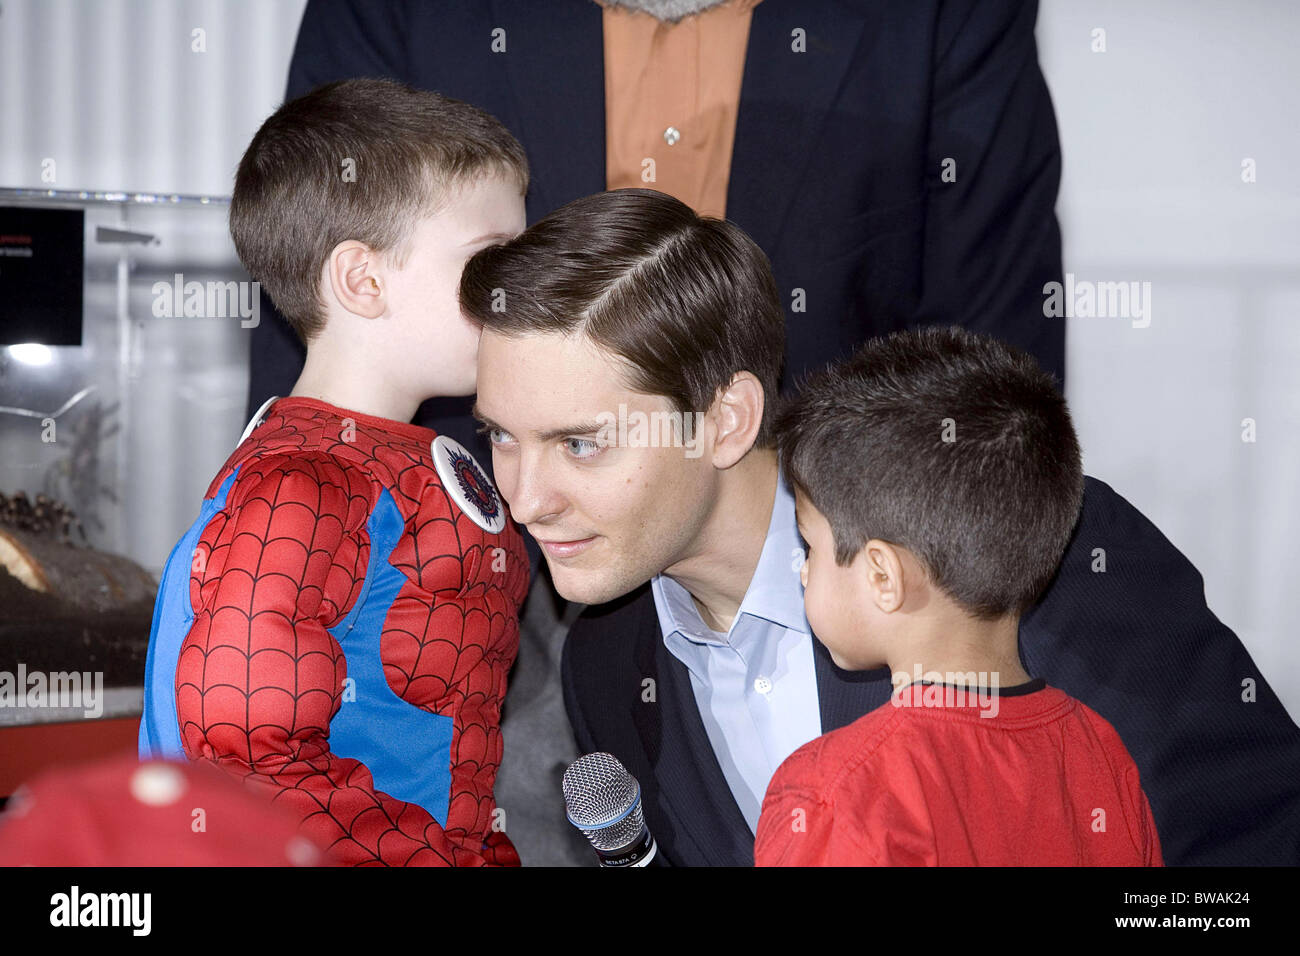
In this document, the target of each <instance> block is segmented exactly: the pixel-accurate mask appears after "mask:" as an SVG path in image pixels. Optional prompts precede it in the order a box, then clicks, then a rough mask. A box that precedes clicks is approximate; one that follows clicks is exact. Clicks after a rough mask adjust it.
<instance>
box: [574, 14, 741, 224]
mask: <svg viewBox="0 0 1300 956" xmlns="http://www.w3.org/2000/svg"><path fill="white" fill-rule="evenodd" d="M597 2H601V0H597ZM760 2H761V0H727V2H726V3H723V4H721V5H719V6H716V7H712V8H710V9H708V10H705V11H704V12H702V13H696V14H692V15H691V16H688V17H684V18H682V19H681V20H680V21H678V22H677V23H663V22H660V21H659V20H656V19H655V18H654V17H652V16H650V15H649V14H648V13H641V12H639V11H632V10H628V9H626V8H623V7H615V6H609V5H607V4H605V3H601V6H602V7H603V8H604V11H603V27H604V37H605V185H606V188H608V189H622V188H625V187H628V186H635V187H642V188H646V189H657V190H659V191H660V192H665V193H668V194H669V195H671V196H675V197H677V198H678V199H680V200H681V201H682V202H684V203H686V204H687V205H689V206H690V207H691V208H692V209H694V210H695V211H696V212H697V213H699V214H700V215H705V216H717V217H718V218H723V217H724V216H725V215H726V211H727V183H728V181H729V179H730V176H731V149H732V145H733V143H734V142H735V138H736V116H737V114H738V113H739V112H740V83H741V79H742V78H743V76H744V72H745V50H746V47H747V46H748V45H749V22H750V17H751V15H752V13H753V10H754V7H756V6H757V5H758V4H759V3H760Z"/></svg>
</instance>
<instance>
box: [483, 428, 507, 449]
mask: <svg viewBox="0 0 1300 956" xmlns="http://www.w3.org/2000/svg"><path fill="white" fill-rule="evenodd" d="M478 433H479V434H480V435H484V434H485V435H487V437H488V441H489V442H491V443H492V444H494V445H504V444H505V443H506V442H508V441H510V433H509V432H508V431H506V430H505V429H504V428H497V427H496V426H495V425H480V426H479V428H478Z"/></svg>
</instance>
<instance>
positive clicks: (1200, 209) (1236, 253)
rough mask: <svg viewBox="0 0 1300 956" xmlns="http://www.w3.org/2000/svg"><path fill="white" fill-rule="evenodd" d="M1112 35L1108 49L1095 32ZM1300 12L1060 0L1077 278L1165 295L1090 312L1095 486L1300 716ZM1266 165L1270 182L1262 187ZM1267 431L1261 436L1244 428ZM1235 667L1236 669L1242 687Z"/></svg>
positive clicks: (1181, 0)
mask: <svg viewBox="0 0 1300 956" xmlns="http://www.w3.org/2000/svg"><path fill="white" fill-rule="evenodd" d="M1098 27H1100V28H1102V29H1104V30H1105V31H1106V34H1105V35H1106V47H1107V49H1106V52H1104V53H1094V52H1092V50H1091V45H1092V42H1093V37H1092V31H1093V30H1094V29H1095V28H1098ZM1297 36H1300V4H1294V3H1288V2H1282V0H1277V2H1268V0H1253V2H1236V3H1219V2H1211V0H1141V2H1133V0H1127V2H1120V0H1115V2H1106V0H1089V2H1079V0H1043V3H1042V6H1041V8H1040V12H1039V18H1038V41H1039V58H1040V62H1041V63H1042V65H1043V71H1044V73H1045V75H1046V77H1047V82H1048V86H1049V88H1050V89H1051V93H1052V99H1053V103H1054V105H1055V107H1056V115H1057V122H1058V124H1059V126H1060V133H1061V149H1062V154H1063V157H1064V172H1063V176H1062V183H1061V194H1060V201H1059V203H1058V206H1057V210H1058V215H1059V217H1060V219H1061V227H1062V231H1063V235H1064V244H1065V247H1064V258H1065V268H1066V271H1067V272H1073V273H1074V274H1075V276H1076V277H1077V278H1079V279H1088V280H1141V281H1146V282H1150V283H1151V306H1152V307H1151V312H1150V318H1151V321H1150V325H1149V326H1148V327H1146V328H1135V327H1134V326H1133V322H1132V321H1129V320H1125V319H1097V318H1094V319H1082V318H1080V319H1075V320H1074V321H1073V322H1071V323H1070V324H1069V326H1068V328H1069V337H1068V341H1067V360H1068V367H1067V372H1066V376H1067V395H1068V398H1069V400H1070V404H1071V408H1072V411H1073V414H1074V418H1075V423H1076V426H1077V427H1078V429H1079V433H1080V438H1081V440H1082V442H1083V446H1084V456H1085V457H1084V461H1085V466H1086V468H1087V470H1088V472H1089V473H1090V474H1093V475H1095V476H1097V477H1099V478H1102V479H1103V480H1105V481H1107V482H1108V483H1110V484H1111V486H1112V487H1114V488H1115V489H1116V490H1117V491H1118V492H1120V493H1121V494H1122V495H1124V496H1125V497H1126V498H1128V500H1129V501H1131V502H1133V504H1135V505H1136V506H1137V507H1138V508H1140V509H1141V510H1142V512H1143V513H1144V514H1146V515H1147V516H1148V517H1149V518H1150V519H1151V520H1152V521H1153V522H1154V523H1155V524H1156V525H1157V526H1158V527H1159V528H1160V529H1161V530H1162V531H1163V532H1164V533H1165V535H1166V536H1167V537H1169V538H1170V540H1172V541H1173V542H1174V544H1175V545H1177V546H1178V547H1179V548H1180V549H1181V550H1182V551H1183V553H1184V554H1186V555H1187V556H1188V557H1189V558H1190V559H1191V561H1192V563H1193V564H1195V565H1196V567H1197V568H1199V569H1200V571H1201V573H1202V575H1203V576H1204V578H1205V591H1206V596H1207V598H1208V600H1209V604H1210V607H1211V608H1212V609H1213V610H1214V611H1215V613H1216V614H1217V615H1218V616H1219V618H1220V619H1221V620H1223V621H1224V622H1225V623H1227V624H1228V625H1229V626H1231V627H1232V628H1233V629H1234V630H1236V632H1237V634H1238V635H1239V636H1240V637H1241V639H1242V641H1243V642H1245V644H1246V646H1247V647H1248V648H1249V650H1250V652H1251V655H1252V656H1253V657H1254V658H1255V662H1256V663H1257V664H1258V665H1259V667H1260V669H1261V670H1262V672H1263V673H1264V675H1265V677H1266V678H1268V680H1269V682H1270V684H1271V685H1272V686H1273V688H1274V689H1275V690H1276V691H1277V692H1278V694H1279V695H1280V696H1281V697H1282V699H1283V701H1284V702H1285V703H1286V704H1287V707H1288V709H1289V710H1290V712H1291V714H1292V716H1293V717H1295V716H1300V681H1297V678H1298V677H1300V643H1297V642H1296V640H1295V639H1294V637H1295V626H1296V625H1295V621H1296V619H1297V617H1298V616H1300V589H1298V588H1297V587H1296V586H1295V584H1294V574H1295V570H1296V559H1297V557H1300V547H1298V546H1297V544H1296V539H1297V535H1300V506H1297V491H1298V490H1300V383H1298V378H1297V372H1298V371H1300V324H1297V321H1296V319H1297V315H1298V313H1300V180H1297V177H1296V176H1295V173H1294V171H1293V169H1292V166H1294V164H1295V163H1296V161H1297V157H1300V123H1298V122H1297V118H1298V117H1300V58H1297V57H1296V56H1295V52H1294V45H1295V40H1296V37H1297ZM1244 158H1252V159H1254V160H1255V164H1256V182H1254V183H1251V184H1247V183H1244V182H1242V178H1241V172H1242V167H1241V163H1242V160H1243V159H1244ZM1245 418H1252V419H1254V420H1255V422H1256V438H1257V440H1256V441H1255V442H1254V443H1246V442H1243V441H1242V433H1243V429H1242V424H1241V423H1242V420H1243V419H1245ZM1230 676H1231V675H1225V679H1229V677H1230Z"/></svg>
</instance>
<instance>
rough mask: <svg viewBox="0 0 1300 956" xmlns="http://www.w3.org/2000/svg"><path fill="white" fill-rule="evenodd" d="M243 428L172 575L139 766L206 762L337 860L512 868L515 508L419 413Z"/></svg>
mask: <svg viewBox="0 0 1300 956" xmlns="http://www.w3.org/2000/svg"><path fill="white" fill-rule="evenodd" d="M250 431H251V435H250V434H247V433H246V438H245V440H243V441H242V442H241V443H240V445H239V447H238V448H237V449H236V450H235V452H234V453H233V454H232V455H231V457H230V459H229V460H228V461H227V462H226V464H225V466H224V467H223V468H222V469H221V471H220V473H219V474H218V475H217V476H216V478H215V479H214V480H213V482H212V484H211V486H210V487H209V489H208V492H207V494H206V496H205V499H204V502H203V505H202V509H201V511H200V514H199V518H198V520H197V521H195V523H194V524H193V525H192V526H191V528H190V530H189V531H188V532H187V533H186V535H185V536H184V537H182V538H181V540H180V542H179V543H178V544H177V545H176V547H175V549H174V550H173V551H172V554H171V556H170V558H169V559H168V562H167V566H166V568H165V570H164V573H163V579H162V584H161V587H160V589H159V593H158V599H157V603H156V605H155V608H154V620H153V628H152V631H151V634H150V639H149V656H148V663H147V669H146V675H145V702H144V717H143V719H142V721H141V725H140V754H141V757H142V758H151V757H152V758H156V757H164V758H170V759H179V760H183V759H186V758H188V759H191V760H197V759H200V758H204V759H208V760H211V761H214V762H215V763H217V764H218V765H219V766H221V767H224V768H225V769H227V770H229V771H230V772H231V773H232V774H235V775H236V776H238V777H240V778H242V779H244V780H245V781H246V783H247V784H248V785H249V786H251V787H254V788H264V789H266V790H268V791H270V792H272V794H273V796H274V799H275V802H276V803H277V804H281V805H286V806H288V807H290V808H291V809H292V810H294V811H295V813H296V814H297V816H298V817H299V818H300V819H301V820H302V826H303V828H304V830H305V831H306V832H308V833H309V834H310V835H311V836H312V837H313V838H315V839H316V840H317V841H319V842H320V843H321V844H322V845H324V846H327V847H329V848H330V853H331V854H332V855H333V856H334V857H335V858H336V859H338V860H340V861H341V862H344V863H352V864H369V865H466V864H469V865H476V864H477V865H483V864H488V865H493V864H496V865H518V864H519V857H518V855H517V854H516V852H515V850H514V847H513V846H512V845H511V843H510V840H509V838H508V837H507V836H506V834H505V832H504V829H503V827H502V826H501V825H500V819H499V815H498V814H497V813H496V805H495V800H494V799H493V793H492V788H493V783H494V781H495V778H496V772H497V767H498V765H499V764H500V761H501V748H502V742H501V731H500V726H499V717H500V710H501V703H502V700H503V699H504V696H505V690H506V675H507V673H508V672H509V670H510V665H511V664H512V663H513V662H514V658H515V654H516V652H517V649H518V641H519V620H518V612H519V607H520V605H521V604H522V602H523V599H524V596H525V594H526V593H527V589H528V576H529V560H528V555H527V552H526V551H525V548H524V542H523V538H522V536H521V535H520V533H519V531H518V529H517V528H516V527H515V525H514V524H513V523H512V522H511V521H510V520H509V517H508V515H507V513H506V510H505V503H504V501H502V500H501V498H500V497H499V496H498V495H497V493H496V490H495V488H493V486H492V483H491V481H490V480H489V479H488V477H487V476H486V475H485V474H483V472H482V470H481V469H480V468H479V467H478V465H477V463H476V462H475V461H474V459H473V458H472V456H470V455H469V454H468V453H467V452H465V451H464V449H462V448H460V446H458V445H456V444H455V443H454V442H448V441H447V439H445V438H438V439H437V440H436V442H435V437H436V436H435V435H434V433H433V432H432V431H430V430H428V429H426V428H422V427H419V426H416V425H409V424H403V423H399V422H392V421H389V420H387V419H382V418H375V417H371V416H366V415H361V414H358V413H355V412H350V411H346V410H344V409H341V408H336V407H335V406H332V405H329V404H327V403H325V402H321V401H317V400H314V399H309V398H295V397H291V398H282V399H279V400H276V401H275V402H274V404H273V405H271V406H270V408H269V411H267V413H266V415H265V418H264V420H263V421H262V423H261V424H260V425H257V426H256V427H254V426H250ZM436 456H440V457H441V464H440V465H439V464H436V463H435V458H436Z"/></svg>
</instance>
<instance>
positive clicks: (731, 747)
mask: <svg viewBox="0 0 1300 956" xmlns="http://www.w3.org/2000/svg"><path fill="white" fill-rule="evenodd" d="M803 556H804V551H803V547H802V545H801V542H800V540H799V532H798V529H797V528H796V526H795V515H794V495H793V494H792V493H791V492H790V490H789V488H787V487H786V484H785V480H784V479H783V478H782V477H780V475H779V473H778V478H777V488H776V500H775V501H774V502H773V505H772V517H771V519H770V521H769V523H768V528H767V539H766V540H765V541H764V543H763V552H762V554H761V555H760V556H759V559H758V567H757V568H755V569H754V576H753V577H752V578H751V579H750V582H749V589H748V590H747V591H746V592H745V598H744V600H743V601H741V604H740V610H739V611H738V612H737V613H736V616H735V618H734V619H733V620H732V622H731V630H730V631H728V632H727V633H726V634H722V633H720V632H718V631H714V630H711V629H710V628H709V627H708V626H707V625H705V623H704V621H703V620H702V619H701V618H700V613H699V611H698V610H697V609H696V607H695V602H694V600H693V599H692V598H691V595H690V592H689V591H687V590H686V588H684V587H682V585H680V584H678V583H677V582H676V581H674V580H673V579H672V578H670V577H666V576H665V575H662V574H658V575H655V577H654V578H653V579H651V582H650V589H651V591H652V592H653V593H654V599H655V610H656V611H657V612H658V614H659V629H660V631H661V632H662V633H663V638H664V645H665V646H666V647H667V648H668V650H669V651H670V652H671V653H672V655H673V656H674V657H676V658H677V659H678V660H679V661H681V662H682V663H683V664H684V665H686V669H687V670H688V671H689V672H690V675H691V687H692V688H693V689H694V691H695V701H696V704H697V705H698V706H699V709H700V717H701V718H702V720H703V721H704V729H705V730H706V731H707V732H708V735H709V742H710V743H711V744H712V745H713V752H714V753H715V754H716V755H717V757H718V764H719V765H720V766H721V768H722V775H723V776H724V777H725V778H726V780H727V784H728V785H729V786H730V787H731V792H732V794H733V795H734V796H735V798H736V803H737V804H738V805H739V806H740V811H741V813H743V814H744V816H745V820H746V821H748V823H749V828H750V830H753V831H755V832H757V830H758V816H759V811H760V810H761V809H762V806H763V794H764V793H765V792H766V791H767V785H768V782H769V781H770V780H771V779H772V775H773V774H774V773H775V772H776V768H777V767H779V766H780V765H781V761H783V760H785V758H786V757H788V756H790V754H792V753H793V752H794V751H795V750H797V749H798V748H799V747H801V746H802V745H803V744H805V743H807V742H808V741H810V740H812V739H813V738H814V737H818V736H820V735H821V732H822V728H821V712H820V710H819V702H818V698H817V674H816V671H815V669H814V665H813V646H812V642H813V636H812V629H811V628H810V627H809V626H808V619H807V617H805V616H804V609H803V587H802V585H801V584H800V582H799V564H800V562H801V561H802V560H803Z"/></svg>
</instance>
